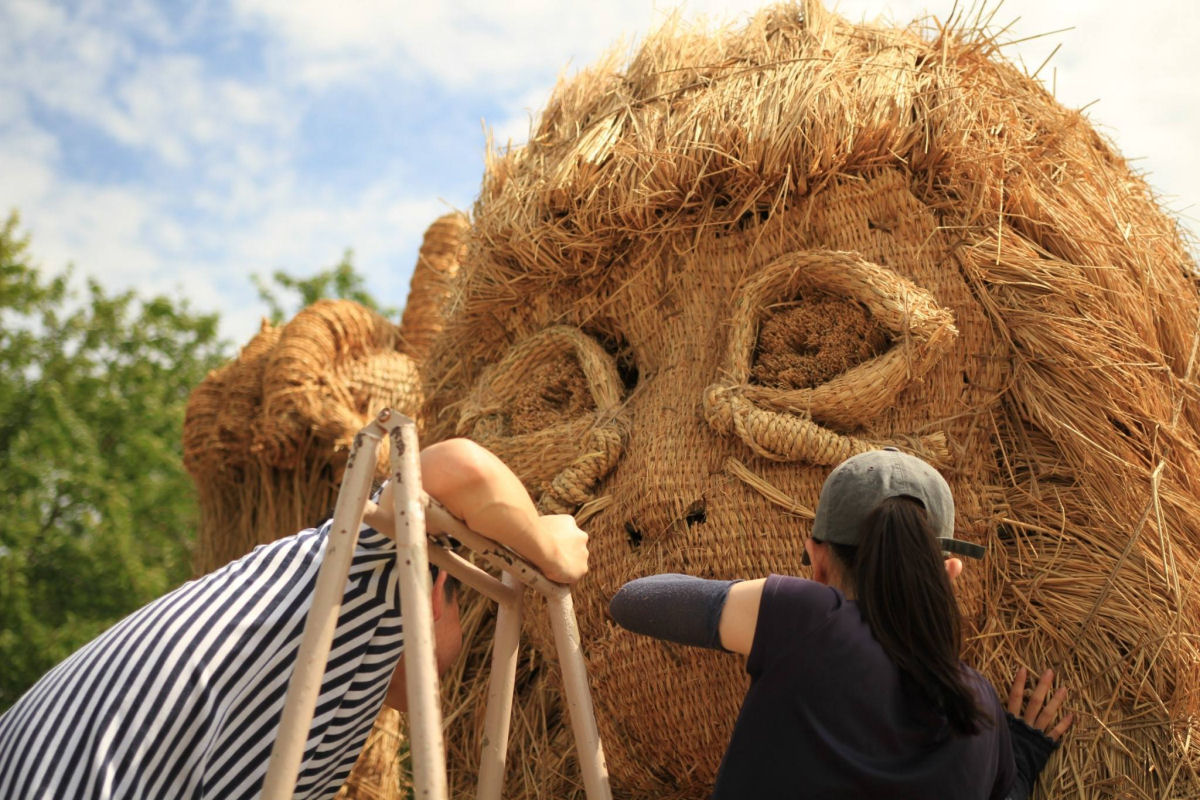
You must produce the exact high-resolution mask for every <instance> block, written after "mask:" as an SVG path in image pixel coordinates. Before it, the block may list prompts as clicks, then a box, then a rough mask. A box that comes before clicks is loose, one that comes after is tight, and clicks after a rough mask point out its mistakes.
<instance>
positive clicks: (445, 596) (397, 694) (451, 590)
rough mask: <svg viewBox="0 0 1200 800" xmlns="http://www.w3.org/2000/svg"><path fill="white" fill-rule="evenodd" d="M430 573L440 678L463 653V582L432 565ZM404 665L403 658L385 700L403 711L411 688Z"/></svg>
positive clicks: (434, 644) (391, 706) (436, 657)
mask: <svg viewBox="0 0 1200 800" xmlns="http://www.w3.org/2000/svg"><path fill="white" fill-rule="evenodd" d="M429 572H430V574H431V576H432V579H433V587H432V591H431V592H430V603H431V605H432V606H433V657H434V660H435V661H436V662H437V670H438V674H439V675H440V674H443V673H445V672H446V670H448V669H449V668H450V665H451V664H453V663H454V662H455V660H457V659H458V655H459V653H460V652H462V621H461V619H460V617H459V609H458V587H459V582H458V580H457V579H456V578H454V577H452V576H451V575H450V574H449V573H447V572H445V571H444V570H439V569H438V568H437V567H435V566H433V565H432V564H431V565H430V566H429ZM404 665H405V660H404V657H403V656H401V657H400V662H399V663H398V664H396V670H395V672H393V673H392V681H391V683H390V684H388V690H387V696H386V697H385V698H384V701H383V702H384V705H387V706H389V707H390V708H394V709H397V710H399V711H405V710H407V708H408V697H407V694H406V692H407V691H408V685H407V681H406V672H405V668H404Z"/></svg>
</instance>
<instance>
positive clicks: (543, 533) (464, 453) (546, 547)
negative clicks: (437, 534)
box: [363, 439, 588, 583]
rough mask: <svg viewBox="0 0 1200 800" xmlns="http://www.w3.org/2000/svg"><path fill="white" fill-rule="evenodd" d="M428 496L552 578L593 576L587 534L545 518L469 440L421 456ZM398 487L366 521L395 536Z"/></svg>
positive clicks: (565, 521)
mask: <svg viewBox="0 0 1200 800" xmlns="http://www.w3.org/2000/svg"><path fill="white" fill-rule="evenodd" d="M421 482H422V484H423V487H424V489H425V491H426V493H428V494H429V496H430V497H433V498H435V499H437V500H438V502H440V503H441V504H442V505H444V506H445V507H446V509H447V510H448V511H449V512H450V513H451V514H453V515H454V516H456V517H458V518H459V519H461V520H462V521H463V522H465V523H466V524H467V527H469V528H471V529H472V530H474V531H477V532H478V533H481V534H483V535H484V536H486V537H488V538H489V539H493V540H495V541H497V542H499V543H500V544H502V545H504V546H506V547H511V548H512V549H513V550H515V551H516V552H518V553H520V554H521V555H522V556H524V557H525V558H527V559H529V560H530V561H532V562H533V563H534V564H535V565H536V566H537V567H538V568H539V569H540V570H542V572H543V573H545V575H546V577H548V578H550V580H553V581H558V582H559V583H574V582H575V581H577V580H579V579H580V578H581V577H583V575H584V574H585V573H586V572H587V555H588V553H587V534H586V533H584V532H583V531H581V530H580V529H579V528H578V527H577V526H576V525H575V519H574V518H573V517H571V516H570V515H568V514H556V515H551V516H540V515H539V514H538V511H537V508H536V507H535V506H534V504H533V501H532V500H531V499H530V497H529V493H528V492H526V491H525V487H524V485H522V483H521V481H520V479H519V478H517V476H516V475H515V474H513V472H512V470H510V469H509V468H508V467H507V466H506V465H505V464H504V462H502V461H501V460H500V459H499V458H497V457H496V456H495V455H493V454H492V453H491V452H489V451H488V450H487V449H485V448H483V447H481V446H480V445H478V444H476V443H475V442H472V441H470V440H469V439H448V440H446V441H444V442H438V443H437V444H434V445H430V446H429V447H427V448H425V449H424V450H422V451H421ZM392 489H393V487H392V485H391V484H389V485H388V486H387V487H385V488H384V492H383V495H382V496H381V497H380V502H379V505H378V506H374V504H370V503H369V504H368V506H367V512H366V514H365V515H364V516H363V521H364V522H366V523H367V524H368V525H370V526H371V527H373V528H375V529H376V530H378V531H379V532H380V533H383V534H385V535H387V536H392V537H394V536H395V530H394V520H393V518H392Z"/></svg>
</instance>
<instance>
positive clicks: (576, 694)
mask: <svg viewBox="0 0 1200 800" xmlns="http://www.w3.org/2000/svg"><path fill="white" fill-rule="evenodd" d="M546 600H547V611H548V612H549V613H550V627H551V629H552V630H553V631H554V643H555V646H556V647H557V649H558V663H559V666H560V667H561V668H562V675H563V691H564V693H565V694H566V696H567V711H568V712H569V714H570V717H571V730H572V731H573V732H574V734H575V747H576V750H577V752H578V754H579V771H580V772H581V773H582V774H583V788H584V791H585V792H586V793H587V797H588V800H612V788H611V787H610V786H609V782H608V766H607V764H605V762H604V748H603V747H602V746H601V745H600V732H599V730H597V728H596V712H595V710H594V709H593V708H592V693H591V689H590V687H589V686H588V679H587V668H586V667H585V666H584V661H583V647H582V646H581V644H580V641H579V625H578V623H577V622H576V620H575V604H574V602H573V601H572V599H571V593H570V592H569V591H566V590H565V589H564V590H562V591H561V592H556V593H555V594H554V595H550V596H547V598H546Z"/></svg>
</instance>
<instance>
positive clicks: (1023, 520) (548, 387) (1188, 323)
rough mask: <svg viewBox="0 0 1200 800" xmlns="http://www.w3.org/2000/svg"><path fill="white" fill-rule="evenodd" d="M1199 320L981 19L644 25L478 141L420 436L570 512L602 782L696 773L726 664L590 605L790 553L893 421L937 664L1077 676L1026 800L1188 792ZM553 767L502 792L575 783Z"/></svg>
mask: <svg viewBox="0 0 1200 800" xmlns="http://www.w3.org/2000/svg"><path fill="white" fill-rule="evenodd" d="M1198 320H1200V302H1198V298H1197V284H1196V281H1195V271H1194V266H1193V265H1192V262H1191V261H1190V258H1189V257H1188V255H1187V252H1186V248H1185V247H1184V245H1183V243H1182V241H1181V239H1180V237H1179V233H1178V231H1177V229H1176V227H1175V224H1174V223H1173V222H1172V220H1170V219H1169V218H1168V217H1166V216H1165V215H1164V214H1162V212H1161V211H1160V210H1159V209H1158V208H1157V207H1156V206H1155V205H1154V203H1153V201H1152V199H1151V198H1150V196H1149V194H1148V192H1147V190H1146V188H1145V186H1144V184H1143V183H1142V182H1141V181H1140V179H1139V178H1137V176H1135V175H1133V174H1131V173H1130V171H1129V169H1128V167H1127V166H1126V165H1125V164H1124V162H1123V161H1122V160H1121V159H1120V158H1119V156H1117V155H1116V154H1114V153H1113V152H1112V151H1111V149H1110V148H1109V147H1108V145H1107V144H1106V143H1105V142H1104V141H1103V140H1101V139H1100V138H1099V137H1098V136H1097V135H1096V134H1095V133H1094V132H1093V131H1092V130H1091V129H1090V128H1089V127H1088V126H1087V124H1086V122H1085V120H1083V118H1082V117H1080V116H1079V115H1078V114H1076V113H1074V112H1070V111H1067V110H1064V109H1062V108H1061V107H1059V106H1058V105H1057V104H1056V103H1055V102H1054V101H1053V99H1052V98H1050V97H1049V96H1048V95H1047V94H1046V93H1045V91H1044V90H1043V89H1042V88H1041V87H1040V86H1038V85H1037V84H1036V83H1035V82H1034V81H1032V80H1030V79H1029V78H1027V77H1025V76H1023V75H1022V74H1020V73H1019V72H1017V71H1016V70H1015V69H1014V68H1012V67H1011V66H1009V65H1007V64H1005V63H1004V62H1003V60H1002V58H1001V57H1000V56H999V55H998V54H997V53H996V52H995V46H994V43H993V42H992V41H991V40H990V39H989V38H988V35H987V34H986V33H978V32H973V31H969V30H962V29H955V28H945V29H940V30H929V31H926V32H924V33H919V32H917V31H905V30H892V29H881V28H874V27H870V26H854V25H850V24H848V23H846V22H845V21H843V20H841V19H840V18H838V17H836V16H833V15H830V14H828V13H826V12H825V11H823V10H822V9H821V8H820V7H819V6H817V5H816V4H811V5H806V6H805V7H804V8H803V9H798V8H796V7H780V8H775V9H768V10H767V11H764V12H762V13H761V14H759V15H758V16H756V17H755V18H754V19H752V20H751V21H750V22H749V23H748V24H747V25H746V27H745V28H743V29H738V30H732V29H730V30H722V31H716V32H703V31H701V32H694V31H688V30H682V29H678V28H672V27H670V26H668V27H667V28H665V29H664V30H663V31H661V32H659V33H657V34H655V35H653V36H651V37H650V38H649V39H648V40H647V41H646V42H644V43H643V44H642V46H641V48H640V50H639V51H638V52H637V53H636V54H635V55H634V56H633V58H632V60H631V61H630V62H629V63H628V64H627V65H623V66H622V65H619V64H618V63H617V62H616V60H615V59H610V60H609V61H606V62H603V63H601V64H599V65H597V66H595V67H593V68H592V69H591V70H589V71H586V72H584V73H582V74H580V75H579V76H577V77H574V78H572V79H569V80H566V81H564V82H563V83H561V84H560V85H559V87H558V88H557V89H556V91H555V94H554V96H553V97H552V98H551V100H550V102H549V105H548V106H547V108H546V109H545V111H544V112H543V114H542V117H541V120H540V124H539V126H538V128H537V130H536V131H535V133H534V135H533V137H532V138H531V141H530V144H529V145H527V146H526V147H524V148H522V149H520V150H516V151H513V152H509V153H501V154H494V155H493V156H492V158H491V161H490V163H489V165H488V172H487V175H486V176H485V180H484V185H483V189H482V193H481V196H480V199H479V202H478V204H477V206H476V208H475V211H474V221H473V224H472V228H471V230H470V232H469V245H468V250H467V255H466V257H465V261H464V263H463V266H462V268H461V271H460V273H459V278H458V284H457V287H456V293H455V299H454V301H453V303H452V313H451V315H450V317H449V318H448V320H447V323H446V327H445V328H444V329H443V331H442V332H441V334H440V335H439V336H438V337H437V339H436V340H435V341H434V343H433V345H432V348H431V349H430V351H429V352H430V355H429V358H428V361H427V362H426V364H425V366H424V374H425V375H426V376H428V379H429V384H428V385H429V386H430V399H429V405H428V414H427V416H426V419H427V425H428V427H429V431H427V433H426V439H432V438H441V437H445V436H449V435H456V434H457V435H464V434H465V435H470V436H473V437H475V438H478V439H479V440H480V441H481V442H483V443H485V444H486V445H487V446H489V447H491V448H493V449H494V450H495V451H496V452H498V453H500V454H501V455H502V456H503V457H505V458H507V459H510V461H511V462H512V463H513V464H514V466H515V467H516V469H517V471H518V473H519V474H521V476H522V478H523V479H524V480H525V482H526V484H527V485H528V486H529V487H530V488H531V490H533V491H534V492H535V495H537V496H538V497H539V498H540V502H541V503H542V505H543V508H546V509H547V510H567V511H577V512H578V513H579V516H580V518H581V519H582V520H583V524H584V527H586V528H587V529H588V530H589V531H590V533H591V535H592V548H591V549H592V554H593V556H592V571H591V572H590V573H589V576H588V577H587V579H585V581H584V582H583V583H582V584H581V585H580V587H579V588H578V590H577V592H576V594H575V600H576V609H577V612H578V614H579V621H580V627H581V631H582V633H583V637H584V642H585V648H586V651H587V654H588V657H589V662H590V663H589V668H590V670H591V676H592V684H593V687H594V690H595V692H596V705H597V714H598V717H599V721H600V723H601V726H602V734H603V736H604V744H605V751H606V753H607V755H608V759H609V765H610V768H611V770H612V774H613V780H614V786H616V787H617V788H618V790H619V791H623V792H626V793H628V794H630V795H631V796H645V797H669V796H680V797H703V796H706V792H707V791H708V789H709V787H710V786H711V780H712V778H713V776H714V774H715V770H716V766H717V763H718V760H719V758H720V755H721V752H722V749H723V747H724V745H725V743H726V741H727V737H728V733H729V730H730V727H731V726H732V722H733V719H734V717H735V715H736V712H737V708H738V703H739V701H740V697H741V694H742V692H743V690H744V683H743V680H744V679H743V677H742V675H741V674H740V665H739V664H738V663H736V660H734V659H730V658H721V657H720V656H719V655H714V654H711V653H707V652H692V651H689V650H686V649H681V648H676V647H673V646H669V645H664V644H660V643H657V642H654V641H648V640H644V639H638V638H637V637H634V636H632V635H629V634H627V633H624V632H621V631H618V630H617V629H616V628H615V626H613V625H612V624H611V623H610V621H609V620H608V619H607V618H606V613H605V608H606V604H607V599H608V598H609V597H610V596H611V595H612V593H613V592H615V590H616V589H617V587H619V586H620V585H621V584H622V583H623V582H624V581H626V580H628V579H630V578H633V577H636V576H639V575H643V574H647V573H651V572H660V571H672V570H673V571H680V572H689V573H693V574H700V575H705V576H710V577H754V576H758V575H763V574H766V573H768V572H794V573H801V574H802V573H803V569H802V568H801V566H800V554H801V551H802V543H803V540H804V538H805V537H806V536H807V535H808V532H809V529H810V526H811V518H810V513H811V509H812V508H813V506H814V505H815V503H816V498H817V493H818V491H819V489H820V486H821V483H822V481H823V480H824V478H825V476H826V474H827V473H828V471H829V469H830V467H831V466H833V465H834V464H836V463H838V462H839V461H840V460H842V459H844V458H846V457H848V456H850V455H853V454H855V453H858V452H863V451H864V450H866V449H871V448H874V447H878V446H880V445H882V444H892V445H896V446H898V447H901V448H902V449H905V450H907V451H909V452H912V453H915V454H917V455H919V456H921V457H922V458H925V459H926V460H928V461H930V462H931V463H933V464H935V465H936V466H938V468H939V469H940V470H941V471H942V473H943V475H944V476H945V477H946V478H947V480H948V481H949V483H950V485H951V487H952V488H953V490H954V495H955V501H956V506H957V530H958V531H959V532H960V535H961V536H962V537H963V538H965V539H968V540H970V541H975V542H978V543H980V544H984V545H986V546H987V547H988V549H989V556H988V557H987V558H986V559H985V561H984V562H983V563H982V564H981V565H978V566H976V565H974V564H973V565H972V567H971V569H969V570H968V572H967V574H966V575H965V576H964V579H963V580H962V581H961V582H960V585H959V587H958V589H959V594H960V600H961V604H962V606H963V610H964V613H965V614H966V617H967V626H968V630H969V632H970V633H971V637H970V643H969V651H968V653H967V660H968V661H970V662H971V663H973V664H974V665H976V666H978V667H979V668H980V669H982V670H983V671H984V672H985V673H987V674H988V675H989V676H990V677H992V678H993V679H995V680H996V681H997V682H999V681H1001V680H1003V679H1004V677H1005V676H1006V675H1007V674H1009V673H1010V672H1011V670H1012V669H1013V668H1015V666H1016V665H1017V664H1021V663H1023V664H1026V665H1030V666H1035V667H1036V666H1039V665H1042V664H1048V665H1053V666H1055V667H1056V669H1057V670H1058V671H1059V673H1060V674H1061V675H1062V676H1063V680H1064V681H1065V682H1066V683H1068V684H1070V685H1073V686H1074V687H1076V694H1075V698H1076V699H1075V701H1074V707H1075V708H1076V709H1077V710H1079V711H1080V712H1081V713H1082V716H1083V718H1084V720H1085V722H1084V723H1083V724H1081V725H1080V726H1079V727H1078V729H1077V731H1076V732H1075V733H1074V734H1073V736H1074V737H1075V740H1074V741H1075V744H1074V745H1073V746H1072V747H1071V748H1069V749H1068V750H1065V751H1064V753H1065V754H1066V755H1064V756H1062V757H1060V758H1059V760H1057V761H1055V762H1052V767H1051V770H1050V774H1049V778H1048V781H1049V782H1050V784H1051V786H1052V787H1053V790H1054V794H1055V796H1060V795H1062V796H1086V797H1092V796H1107V794H1108V793H1111V792H1115V793H1117V794H1121V793H1125V794H1129V795H1133V796H1165V795H1169V794H1172V793H1176V794H1188V793H1194V792H1196V791H1200V779H1198V778H1197V776H1196V775H1195V773H1194V771H1193V770H1192V768H1191V767H1190V766H1187V765H1188V764H1190V763H1193V762H1192V759H1194V758H1195V757H1196V756H1197V755H1198V753H1197V752H1196V748H1197V747H1198V745H1197V744H1195V742H1200V737H1196V736H1193V735H1192V734H1193V733H1194V732H1193V731H1192V728H1191V726H1192V725H1193V723H1191V722H1189V719H1190V715H1191V714H1192V713H1193V712H1194V710H1195V707H1196V699H1197V695H1196V692H1197V688H1198V681H1200V676H1198V675H1197V672H1196V670H1195V667H1194V664H1195V663H1196V658H1197V656H1198V655H1200V654H1198V653H1197V652H1196V648H1195V645H1194V644H1193V643H1192V638H1191V637H1192V635H1193V634H1194V633H1196V628H1197V620H1198V619H1200V608H1198V607H1197V602H1198V601H1197V599H1196V598H1194V596H1193V595H1192V594H1191V593H1190V592H1189V591H1188V589H1187V585H1188V584H1187V580H1188V578H1187V576H1189V575H1190V574H1193V568H1194V566H1195V562H1196V559H1197V557H1198V555H1200V553H1198V552H1197V546H1198V544H1200V505H1198V501H1197V499H1196V498H1197V497H1200V485H1197V481H1200V478H1198V477H1193V476H1200V453H1198V436H1197V431H1198V429H1200V404H1198V403H1197V402H1196V401H1197V398H1198V396H1200V392H1198V389H1197V384H1196V371H1195V370H1196V364H1195V362H1196V359H1197V355H1196V351H1197V344H1196V343H1197V321H1198ZM1159 462H1163V463H1164V464H1165V466H1164V468H1163V470H1162V471H1161V472H1160V473H1159V477H1158V478H1155V479H1153V480H1152V474H1153V471H1154V469H1155V467H1156V465H1157V464H1158V463H1159ZM1147 509H1149V513H1146V512H1147ZM1139 521H1141V525H1140V526H1139ZM536 627H537V626H536V625H535V632H536ZM537 635H538V636H539V637H540V639H541V641H542V644H543V645H544V646H548V639H547V638H546V634H545V632H544V631H542V632H540V633H537ZM526 679H527V681H528V683H527V684H526V686H527V690H528V692H529V693H530V694H528V695H527V696H526V698H525V699H526V701H527V702H530V703H533V707H536V708H542V709H543V712H539V713H543V714H544V716H539V717H537V718H535V719H531V720H529V721H528V726H530V727H532V728H533V729H534V731H535V734H534V736H533V738H534V739H535V740H536V741H530V742H527V743H526V744H525V745H524V746H520V745H519V746H518V751H521V750H522V749H524V751H525V752H535V753H547V752H550V751H551V750H552V749H553V748H552V747H551V743H553V742H555V741H559V740H561V737H562V736H563V731H562V728H561V726H560V723H558V722H555V721H554V720H555V719H556V716H555V714H554V713H553V711H552V710H550V711H545V709H546V706H545V705H538V703H543V704H545V703H549V701H547V700H545V699H544V698H541V695H538V694H537V693H538V692H540V691H544V689H545V685H544V682H545V680H546V679H545V678H544V677H537V676H536V675H534V676H529V675H527V676H526ZM462 691H463V692H464V694H460V695H459V697H460V698H461V702H462V703H463V704H465V705H470V704H471V703H473V702H474V701H473V700H472V697H474V695H472V694H471V692H472V691H475V690H473V689H472V688H471V686H470V685H468V686H466V687H464V688H463V689H462ZM534 695H537V697H539V698H541V699H539V700H537V701H536V702H535V701H534V700H532V699H531V698H533V697H534ZM1091 719H1099V720H1100V724H1096V723H1094V722H1089V721H1088V720H1091ZM514 727H515V729H517V730H520V729H521V728H522V726H520V725H517V726H514ZM469 739H470V737H469V736H467V735H465V734H463V735H461V736H460V737H459V742H460V744H461V746H462V752H460V753H459V754H458V755H459V756H460V757H462V758H464V759H470V758H471V755H470V751H471V750H472V749H473V744H472V743H471V742H470V741H469ZM452 746H454V745H453V744H452ZM554 763H557V762H554ZM1181 764H1182V765H1184V766H1182V767H1180V766H1179V765H1181ZM1147 765H1153V766H1154V768H1153V769H1148V767H1147ZM555 771H556V770H555V769H551V768H550V767H547V768H546V769H545V770H543V769H542V768H541V767H540V766H537V765H533V766H526V772H524V773H523V774H522V775H516V774H515V773H514V777H513V780H514V781H515V782H516V783H517V784H520V785H523V786H524V788H525V790H526V792H527V793H528V794H529V795H530V796H534V795H536V794H538V793H549V794H550V795H552V796H560V795H563V794H567V793H569V792H570V788H569V787H564V786H561V785H558V789H553V788H547V786H550V785H552V784H547V783H545V782H546V781H553V780H554V778H553V774H554V773H555ZM467 772H469V769H468V770H467ZM1168 784H1170V785H1169V786H1168ZM1090 787H1098V788H1090Z"/></svg>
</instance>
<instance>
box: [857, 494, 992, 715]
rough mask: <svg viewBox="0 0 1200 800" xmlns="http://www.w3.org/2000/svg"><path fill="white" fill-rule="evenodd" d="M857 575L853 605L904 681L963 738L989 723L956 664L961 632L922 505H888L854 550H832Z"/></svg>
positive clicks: (870, 520) (902, 501) (891, 501)
mask: <svg viewBox="0 0 1200 800" xmlns="http://www.w3.org/2000/svg"><path fill="white" fill-rule="evenodd" d="M833 548H834V552H835V554H836V555H837V557H838V560H839V561H841V562H842V565H843V567H849V569H850V571H852V576H848V577H850V578H851V581H852V583H853V585H854V592H855V595H856V597H855V599H856V601H857V603H858V606H859V609H860V610H861V611H862V614H863V617H864V619H866V622H867V625H868V626H869V627H870V628H871V633H872V634H873V635H874V636H875V639H876V640H877V641H878V642H879V644H880V645H882V647H883V650H884V652H885V653H887V655H888V657H889V658H891V660H892V663H894V664H895V665H896V666H897V668H899V670H900V673H901V675H903V676H904V677H905V678H906V679H907V680H908V681H910V682H911V683H912V685H914V686H915V687H916V688H917V689H918V690H919V691H920V692H921V693H922V694H923V695H925V696H926V697H927V698H928V699H929V700H930V701H932V702H933V703H934V704H936V705H937V706H938V707H939V709H940V710H941V712H942V713H943V714H945V715H946V718H947V720H948V721H949V723H950V726H951V728H953V729H954V731H955V732H957V733H959V734H962V735H970V734H973V733H976V732H978V730H979V727H980V723H981V722H983V721H984V720H986V719H987V716H986V714H985V713H984V712H983V711H982V710H981V709H980V708H979V704H978V701H977V699H976V695H975V692H974V691H973V690H972V687H971V686H970V685H969V684H968V683H967V682H966V674H965V672H964V670H963V667H962V664H961V662H960V661H959V650H960V649H961V647H962V626H961V622H960V619H959V611H958V603H957V602H956V601H955V599H954V593H953V591H952V590H951V588H950V580H949V578H948V577H947V575H946V568H945V564H944V562H943V559H942V555H941V552H940V548H939V547H938V545H937V540H936V537H935V535H934V533H933V530H932V529H931V528H930V525H929V522H928V520H927V519H926V517H925V510H924V508H922V507H921V504H920V503H918V502H917V501H915V500H913V499H912V498H909V497H891V498H888V499H886V500H884V501H883V502H882V503H880V504H879V506H878V507H876V508H875V510H874V511H873V512H872V513H871V514H870V516H868V517H867V519H866V520H865V522H864V523H863V531H862V538H861V539H860V541H859V544H858V545H857V546H847V545H839V544H834V545H833Z"/></svg>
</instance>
